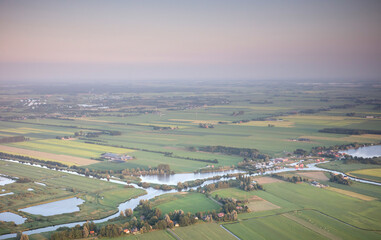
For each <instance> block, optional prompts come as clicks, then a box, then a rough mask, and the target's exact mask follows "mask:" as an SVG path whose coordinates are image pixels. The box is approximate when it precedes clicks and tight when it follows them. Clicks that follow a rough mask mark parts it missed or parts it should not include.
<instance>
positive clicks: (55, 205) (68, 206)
mask: <svg viewBox="0 0 381 240" xmlns="http://www.w3.org/2000/svg"><path fill="white" fill-rule="evenodd" d="M84 202H85V201H84V200H82V199H80V198H77V197H73V198H69V199H64V200H60V201H55V202H50V203H45V204H40V205H36V206H32V207H28V208H23V209H19V211H23V212H26V213H30V214H34V215H42V216H53V215H58V214H63V213H72V212H77V211H79V210H80V209H79V207H78V205H81V204H82V203H84Z"/></svg>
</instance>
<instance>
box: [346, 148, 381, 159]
mask: <svg viewBox="0 0 381 240" xmlns="http://www.w3.org/2000/svg"><path fill="white" fill-rule="evenodd" d="M340 153H345V154H348V155H351V156H352V157H362V158H373V157H381V145H374V146H366V147H360V148H357V149H348V150H346V151H340Z"/></svg>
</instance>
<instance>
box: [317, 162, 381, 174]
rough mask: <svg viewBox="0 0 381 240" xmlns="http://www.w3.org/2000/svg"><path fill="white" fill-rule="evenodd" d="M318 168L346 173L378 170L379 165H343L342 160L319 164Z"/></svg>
mask: <svg viewBox="0 0 381 240" xmlns="http://www.w3.org/2000/svg"><path fill="white" fill-rule="evenodd" d="M318 167H321V168H326V169H330V170H335V171H339V172H343V173H348V172H352V171H356V170H361V169H372V168H379V167H380V165H375V164H361V163H349V164H344V162H343V161H342V160H337V161H331V162H327V163H321V164H319V165H318Z"/></svg>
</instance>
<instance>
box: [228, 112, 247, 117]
mask: <svg viewBox="0 0 381 240" xmlns="http://www.w3.org/2000/svg"><path fill="white" fill-rule="evenodd" d="M243 114H245V112H244V111H239V112H233V113H232V114H231V115H230V116H233V117H236V116H239V115H243Z"/></svg>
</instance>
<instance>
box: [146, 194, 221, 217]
mask: <svg viewBox="0 0 381 240" xmlns="http://www.w3.org/2000/svg"><path fill="white" fill-rule="evenodd" d="M152 201H153V203H152V204H153V207H157V208H160V210H161V211H162V212H163V213H168V212H173V211H174V210H180V209H181V210H183V211H184V212H185V213H187V212H191V213H196V212H206V211H212V210H219V209H220V208H221V206H220V205H218V204H217V203H216V202H214V201H213V200H211V199H209V198H207V197H206V196H205V195H204V194H201V193H191V192H190V193H169V194H164V195H161V196H158V197H156V198H154V199H153V200H152Z"/></svg>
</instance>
